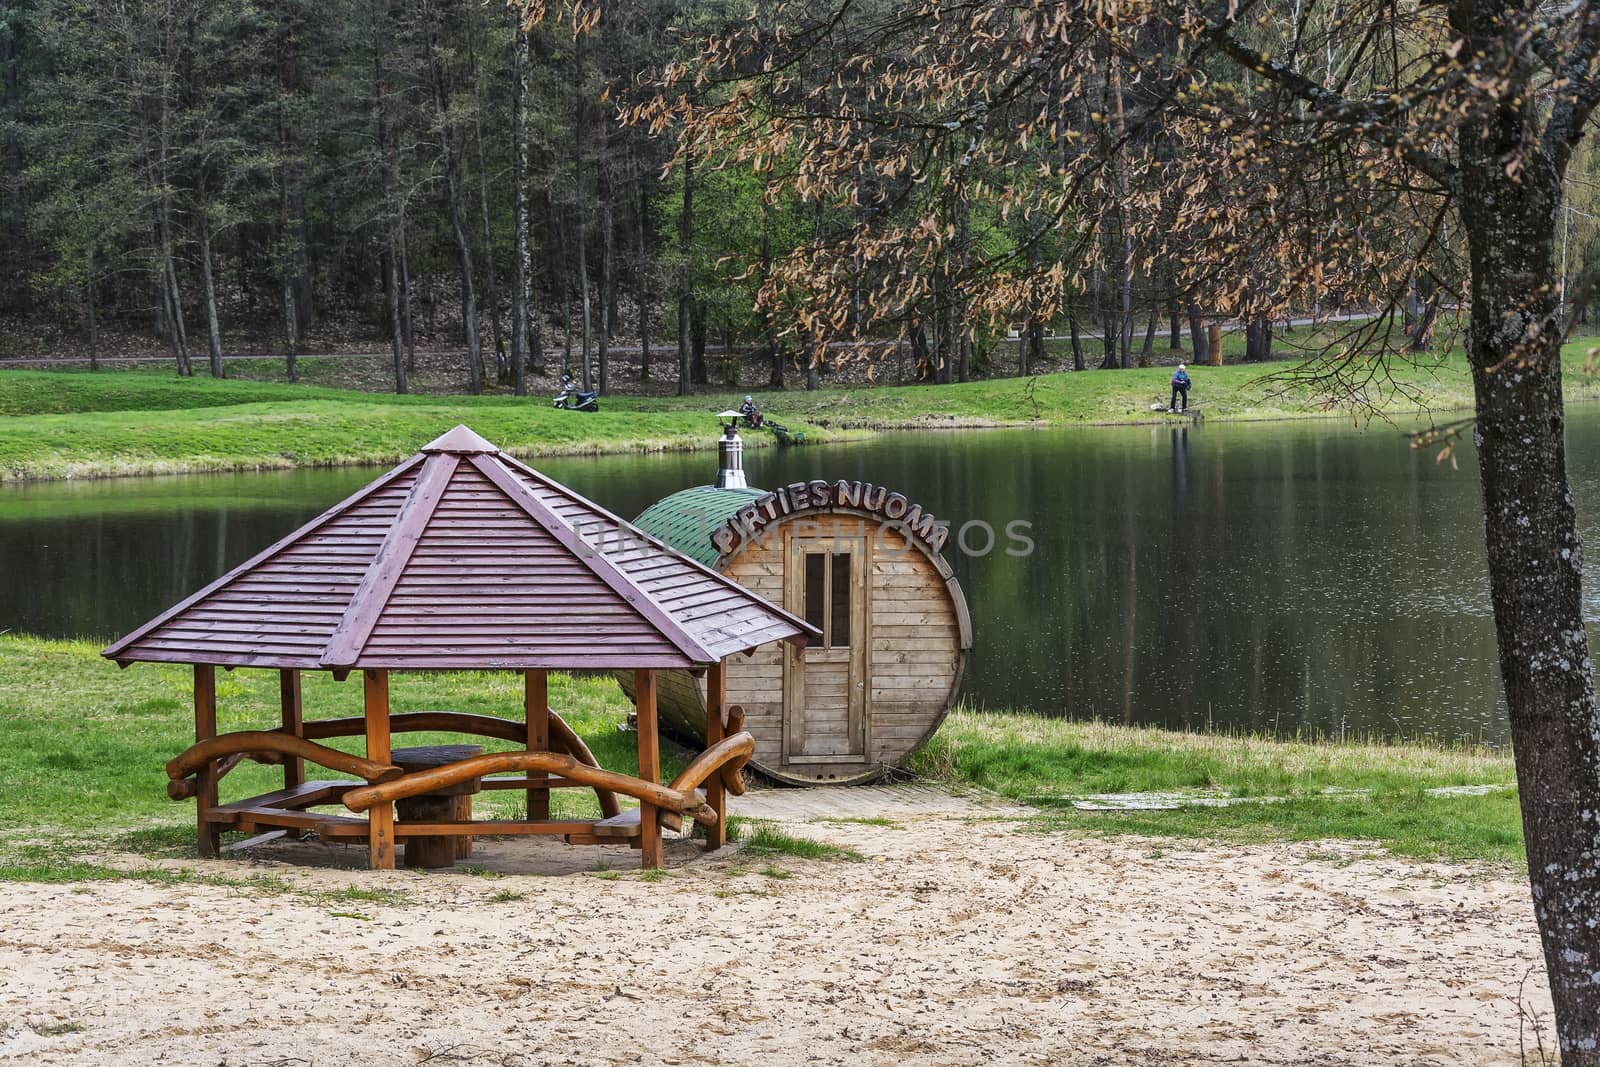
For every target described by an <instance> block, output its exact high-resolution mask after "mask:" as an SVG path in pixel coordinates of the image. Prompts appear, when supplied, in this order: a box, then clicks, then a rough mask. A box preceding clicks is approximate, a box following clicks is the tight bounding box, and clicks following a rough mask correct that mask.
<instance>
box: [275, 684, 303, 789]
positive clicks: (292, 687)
mask: <svg viewBox="0 0 1600 1067" xmlns="http://www.w3.org/2000/svg"><path fill="white" fill-rule="evenodd" d="M278 705H279V707H280V708H281V709H282V710H283V732H284V733H286V734H289V735H290V736H292V737H304V736H305V720H304V718H303V715H302V705H301V701H300V672H299V671H293V670H282V671H279V672H278ZM305 780H306V761H305V760H304V759H302V758H301V757H299V756H289V757H286V758H285V759H284V761H283V787H284V788H285V789H293V788H295V787H296V786H298V785H302V784H304V783H305Z"/></svg>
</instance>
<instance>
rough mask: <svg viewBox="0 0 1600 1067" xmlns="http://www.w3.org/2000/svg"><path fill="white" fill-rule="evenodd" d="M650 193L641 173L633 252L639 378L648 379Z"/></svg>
mask: <svg viewBox="0 0 1600 1067" xmlns="http://www.w3.org/2000/svg"><path fill="white" fill-rule="evenodd" d="M649 211H650V195H649V193H648V192H647V190H646V186H645V180H644V175H643V173H640V175H639V203H638V207H637V212H638V218H637V219H636V220H635V221H636V223H637V225H635V227H634V254H635V255H636V256H637V259H638V262H637V263H636V264H635V267H634V269H635V270H636V271H637V272H638V279H637V284H636V288H637V290H638V301H639V380H640V381H645V382H648V381H649V380H650V261H649V260H648V259H646V258H645V246H646V242H645V226H646V225H647V224H648V223H649V219H650V214H649Z"/></svg>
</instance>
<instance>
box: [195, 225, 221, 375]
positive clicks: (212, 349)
mask: <svg viewBox="0 0 1600 1067" xmlns="http://www.w3.org/2000/svg"><path fill="white" fill-rule="evenodd" d="M199 214H200V278H201V281H202V282H203V283H204V285H205V290H206V342H207V354H208V355H209V356H210V359H211V376H212V377H213V378H221V377H222V376H223V367H222V324H221V322H219V321H218V318H217V285H216V281H215V279H214V278H213V277H212V273H211V220H210V214H211V212H210V209H209V207H208V206H207V205H205V204H201V205H200V208H199Z"/></svg>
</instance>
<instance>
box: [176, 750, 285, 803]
mask: <svg viewBox="0 0 1600 1067" xmlns="http://www.w3.org/2000/svg"><path fill="white" fill-rule="evenodd" d="M287 758H288V757H287V756H285V755H284V754H283V753H282V752H235V753H234V754H233V755H231V756H223V757H222V758H220V759H218V760H217V776H216V781H219V782H220V781H221V780H222V779H224V778H226V777H227V776H228V775H229V774H230V773H231V772H232V771H233V769H234V768H235V767H237V766H239V764H241V763H243V762H244V761H245V760H254V761H255V762H257V763H268V764H281V763H282V762H283V761H284V760H285V759H287ZM199 793H200V779H199V777H198V776H196V775H191V776H190V777H188V778H174V779H172V780H171V781H169V782H168V783H167V796H169V797H171V798H172V799H173V800H188V799H189V798H190V797H193V796H198V795H199Z"/></svg>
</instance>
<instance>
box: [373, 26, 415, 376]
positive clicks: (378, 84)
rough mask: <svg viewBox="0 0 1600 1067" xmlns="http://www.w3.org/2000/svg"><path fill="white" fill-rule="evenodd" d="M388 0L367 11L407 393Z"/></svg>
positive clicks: (390, 288)
mask: <svg viewBox="0 0 1600 1067" xmlns="http://www.w3.org/2000/svg"><path fill="white" fill-rule="evenodd" d="M388 6H389V5H388V3H387V0H371V3H370V4H369V5H368V9H367V14H368V17H369V19H370V20H371V23H372V121H373V125H374V126H375V127H376V128H377V134H378V154H379V156H380V157H381V160H382V175H383V177H382V181H383V189H382V193H381V196H382V202H383V211H384V220H383V247H382V250H381V251H380V252H379V254H378V259H379V267H380V269H381V270H382V271H383V295H384V302H385V305H386V311H387V312H388V319H389V349H390V354H391V357H392V360H393V363H394V391H395V392H396V393H404V392H406V391H407V389H408V388H409V383H407V381H406V351H405V325H404V322H403V321H402V318H401V311H400V271H399V265H398V261H399V259H400V247H399V246H400V238H399V231H400V216H401V207H400V205H399V203H398V202H397V199H398V186H399V184H400V182H399V158H398V156H399V153H398V152H397V150H396V148H395V144H394V136H393V134H392V132H391V130H390V128H389V76H388V71H387V69H386V68H385V67H384V62H385V60H386V59H387V58H388V52H389V47H388V33H387V29H386V27H387V23H388V19H389V11H388Z"/></svg>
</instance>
